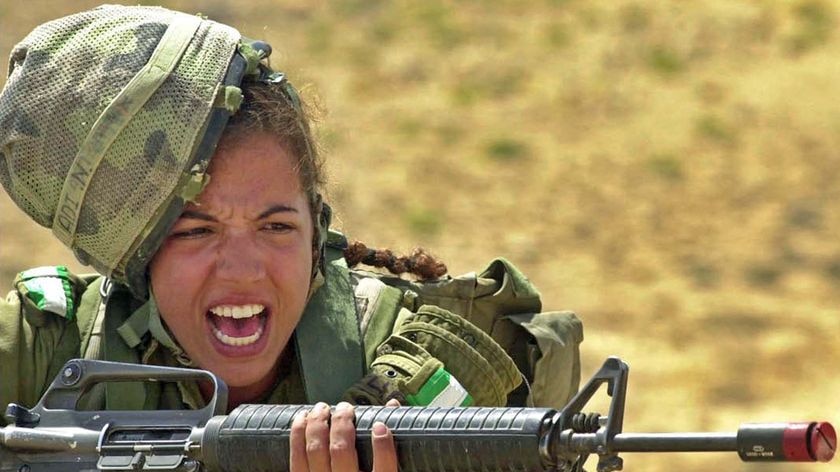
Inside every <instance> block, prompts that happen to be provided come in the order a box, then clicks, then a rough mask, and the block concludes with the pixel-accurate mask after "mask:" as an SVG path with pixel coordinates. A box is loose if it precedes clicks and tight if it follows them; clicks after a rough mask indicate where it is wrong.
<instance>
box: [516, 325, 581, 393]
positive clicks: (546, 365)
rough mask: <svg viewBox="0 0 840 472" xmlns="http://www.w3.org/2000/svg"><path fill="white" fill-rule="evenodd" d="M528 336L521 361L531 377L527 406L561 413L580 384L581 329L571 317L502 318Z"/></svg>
mask: <svg viewBox="0 0 840 472" xmlns="http://www.w3.org/2000/svg"><path fill="white" fill-rule="evenodd" d="M505 319H506V320H509V321H510V322H511V323H513V324H514V325H517V326H519V327H521V328H522V329H524V330H525V331H527V332H528V334H530V336H531V339H530V340H529V341H528V343H527V346H526V352H525V354H524V357H525V358H526V359H527V363H528V365H529V367H530V370H531V373H532V378H533V380H532V383H531V385H530V387H531V391H530V394H529V397H528V399H527V401H526V405H539V406H540V407H548V408H556V409H561V408H563V407H564V406H566V404H567V403H568V402H569V400H571V398H572V397H573V396H574V394H575V393H576V392H577V389H578V385H579V384H580V343H581V342H583V325H582V323H581V322H580V320H579V319H578V317H577V316H575V314H574V313H572V312H568V311H550V312H545V313H526V314H517V315H508V316H506V317H505Z"/></svg>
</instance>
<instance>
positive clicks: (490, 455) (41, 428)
mask: <svg viewBox="0 0 840 472" xmlns="http://www.w3.org/2000/svg"><path fill="white" fill-rule="evenodd" d="M628 372H629V369H628V367H627V364H625V363H624V362H622V361H621V360H620V359H618V358H609V359H608V360H607V361H606V362H604V365H603V366H602V367H601V369H600V370H599V371H598V372H597V373H596V374H595V375H594V376H593V377H592V378H591V379H590V380H589V382H588V383H587V384H586V385H585V386H584V387H583V388H582V389H581V391H580V393H578V394H577V395H576V396H575V397H574V398H573V399H572V401H571V402H570V403H569V404H568V405H567V406H566V407H565V408H563V409H562V410H560V411H557V410H553V409H548V408H428V407H426V408H421V407H398V408H386V407H372V406H368V407H364V406H360V407H356V428H357V431H356V448H357V451H358V455H359V464H360V467H361V469H362V470H371V465H372V452H371V442H370V440H371V428H372V426H373V423H374V422H375V421H382V422H384V423H385V424H387V425H388V427H389V428H391V430H392V431H393V433H394V437H395V441H396V445H397V455H398V461H399V467H400V470H402V471H412V472H425V471H441V472H442V471H482V472H485V471H502V470H505V471H523V472H524V471H558V472H581V471H583V464H584V462H585V461H586V458H587V456H588V455H589V454H597V455H598V456H599V459H598V466H597V470H598V472H610V471H615V470H621V468H622V465H623V463H622V459H621V458H619V456H618V454H619V453H622V452H693V451H736V452H737V453H738V455H739V456H740V457H741V459H742V460H744V461H822V462H827V461H829V460H831V458H832V457H833V455H834V450H835V448H836V444H837V438H836V433H835V431H834V428H833V427H832V426H831V424H829V423H827V422H810V423H770V424H745V425H742V426H741V428H740V429H739V430H738V432H737V433H654V434H634V433H623V432H622V423H623V417H624V398H625V393H626V388H627V374H628ZM182 380H206V381H210V382H213V383H214V384H215V388H216V390H215V394H214V396H213V398H212V399H211V400H210V402H209V403H208V405H207V406H206V407H204V408H203V409H200V410H184V411H172V410H167V411H79V410H77V409H76V405H77V403H78V401H79V399H80V398H81V396H82V394H83V393H84V392H86V391H87V390H88V389H89V388H90V387H91V386H92V385H93V384H95V383H100V382H113V381H170V382H171V381H182ZM603 384H606V385H607V394H608V395H609V396H610V397H611V401H610V407H609V414H608V415H607V416H606V417H601V416H599V415H597V414H594V413H591V414H584V413H582V412H581V408H583V407H584V406H585V405H586V403H587V402H588V401H589V399H590V398H591V397H592V395H593V394H594V393H596V391H597V390H598V389H599V388H600V387H601V385H603ZM226 406H227V387H226V386H225V385H224V384H223V383H222V382H221V381H220V380H219V379H218V378H217V377H215V376H214V375H213V374H211V373H209V372H206V371H201V370H195V369H180V368H167V367H155V366H145V365H133V364H120V363H113V362H104V361H89V360H72V361H69V362H68V363H67V364H66V365H65V366H64V367H63V368H62V371H61V373H60V374H59V375H58V377H57V378H56V379H55V380H54V381H53V383H52V385H51V386H50V387H49V389H48V390H47V392H46V393H45V394H44V396H43V398H41V401H40V402H39V403H38V405H36V406H35V407H34V408H32V409H26V408H23V407H20V406H18V405H15V404H11V405H9V408H8V410H7V412H6V417H7V419H8V420H9V421H10V423H13V424H11V425H10V426H7V427H5V428H0V472H6V471H14V472H41V471H73V470H77V471H83V470H84V471H90V470H177V471H192V472H198V471H223V472H235V471H246V470H247V471H287V470H289V428H290V426H291V422H292V418H293V417H294V416H295V414H296V413H298V412H299V411H301V410H304V409H309V408H310V407H309V406H290V405H241V406H240V407H238V408H236V409H235V410H233V412H231V413H230V414H229V415H225V414H224V412H225V407H226Z"/></svg>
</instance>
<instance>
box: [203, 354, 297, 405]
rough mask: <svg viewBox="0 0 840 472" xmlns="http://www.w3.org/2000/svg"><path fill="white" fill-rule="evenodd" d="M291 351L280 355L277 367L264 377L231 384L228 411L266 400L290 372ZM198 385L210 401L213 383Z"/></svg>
mask: <svg viewBox="0 0 840 472" xmlns="http://www.w3.org/2000/svg"><path fill="white" fill-rule="evenodd" d="M289 352H290V351H289V349H288V347H287V348H286V349H285V350H284V351H283V354H282V355H281V356H280V359H278V360H277V365H276V366H275V368H273V369H271V370H270V371H269V373H268V375H266V376H265V377H263V378H262V379H260V380H258V381H256V382H254V383H252V384H250V385H240V386H235V387H231V386H229V387H228V407H227V412H228V413H230V412H231V411H232V410H233V409H234V408H236V407H238V406H239V405H242V404H247V403H261V402H263V401H265V398H266V397H267V396H268V395H269V394H271V390H272V389H273V388H274V386H275V385H277V382H278V380H281V379H282V378H284V377H285V376H286V375H287V374H288V372H289V366H290V362H291V361H292V356H290V355H289ZM198 386H199V389H200V390H201V396H202V397H203V398H204V401H209V400H210V398H212V397H213V385H211V384H210V383H209V382H200V383H199V384H198Z"/></svg>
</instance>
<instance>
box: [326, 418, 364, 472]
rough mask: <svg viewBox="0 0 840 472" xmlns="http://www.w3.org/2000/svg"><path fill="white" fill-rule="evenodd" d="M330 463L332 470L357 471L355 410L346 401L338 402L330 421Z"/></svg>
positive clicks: (334, 471)
mask: <svg viewBox="0 0 840 472" xmlns="http://www.w3.org/2000/svg"><path fill="white" fill-rule="evenodd" d="M330 465H331V466H332V471H333V472H345V471H346V472H358V471H359V456H358V455H356V424H355V410H354V409H353V406H352V405H350V404H349V403H347V402H341V403H339V404H338V405H337V406H336V408H335V412H333V414H332V421H331V423H330Z"/></svg>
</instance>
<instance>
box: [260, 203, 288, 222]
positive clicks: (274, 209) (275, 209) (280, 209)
mask: <svg viewBox="0 0 840 472" xmlns="http://www.w3.org/2000/svg"><path fill="white" fill-rule="evenodd" d="M275 213H298V210H297V208H294V207H290V206H288V205H272V206H271V207H270V208H269V209H268V210H265V211H264V212H262V213H260V215H259V216H258V217H257V219H258V220H262V219H264V218H268V217H269V216H271V215H273V214H275Z"/></svg>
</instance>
